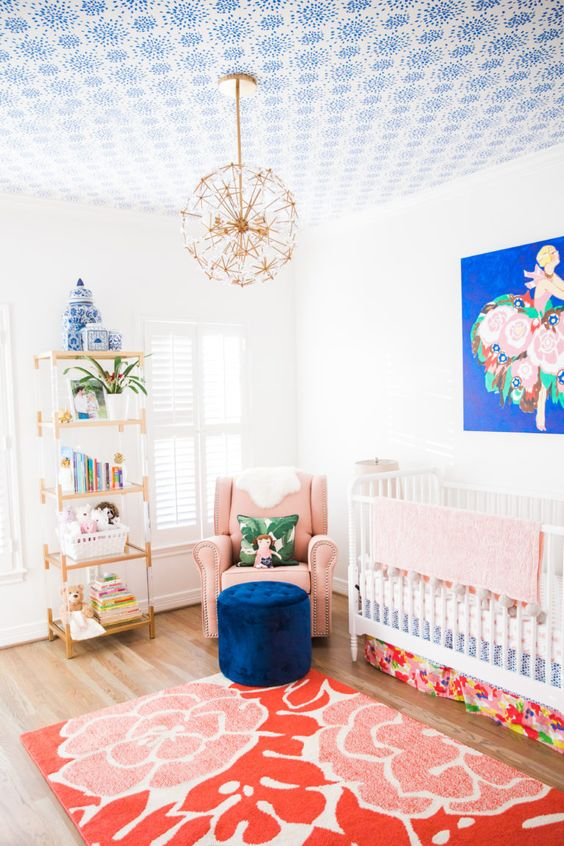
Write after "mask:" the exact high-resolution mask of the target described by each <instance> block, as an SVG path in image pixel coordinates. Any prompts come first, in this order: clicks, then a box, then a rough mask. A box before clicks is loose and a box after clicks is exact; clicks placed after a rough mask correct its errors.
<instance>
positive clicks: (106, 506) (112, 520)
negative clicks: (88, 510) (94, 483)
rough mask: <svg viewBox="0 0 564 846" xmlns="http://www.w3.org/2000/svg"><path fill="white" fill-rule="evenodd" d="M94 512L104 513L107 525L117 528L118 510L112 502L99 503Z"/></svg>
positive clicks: (118, 520)
mask: <svg viewBox="0 0 564 846" xmlns="http://www.w3.org/2000/svg"><path fill="white" fill-rule="evenodd" d="M95 510H96V511H106V512H107V514H108V523H109V524H110V526H118V525H119V522H120V518H119V510H118V507H117V505H115V504H114V503H113V502H106V501H105V500H104V502H99V503H98V505H97V506H96V508H95Z"/></svg>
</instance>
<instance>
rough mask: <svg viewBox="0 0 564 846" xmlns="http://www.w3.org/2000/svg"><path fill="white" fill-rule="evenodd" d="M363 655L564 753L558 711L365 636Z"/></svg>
mask: <svg viewBox="0 0 564 846" xmlns="http://www.w3.org/2000/svg"><path fill="white" fill-rule="evenodd" d="M364 656H365V658H366V660H367V661H368V663H369V664H372V666H373V667H377V668H378V669H379V670H382V672H383V673H387V674H388V675H389V676H394V677H395V678H397V679H400V680H401V681H404V682H407V684H410V685H411V686H412V687H415V688H416V689H417V690H421V691H424V692H425V693H430V694H431V696H442V697H445V698H446V699H455V700H456V701H458V702H464V704H465V706H466V710H467V711H472V712H476V713H479V714H484V716H486V717H490V718H491V719H492V720H495V722H496V723H498V724H499V725H502V726H505V727H506V728H509V729H511V731H515V732H518V734H525V735H526V736H527V737H531V738H533V739H534V740H540V742H541V743H545V744H546V745H547V746H551V747H552V748H553V749H555V750H556V751H557V752H560V753H564V715H563V714H560V713H559V712H558V711H554V710H552V709H551V708H547V707H545V706H544V705H539V704H538V703H536V702H531V701H529V700H528V699H523V698H522V697H520V696H517V695H516V694H514V693H507V691H505V690H501V689H499V688H496V687H493V686H492V685H491V684H488V683H487V682H480V681H477V680H476V679H473V678H470V677H469V676H464V675H461V674H460V673H457V672H456V670H453V669H451V668H450V667H443V666H442V665H441V664H433V663H432V662H431V661H428V660H427V659H425V658H420V657H419V656H418V655H413V654H412V653H411V652H406V651H405V650H404V649H398V648H397V647H395V646H391V645H390V644H388V643H384V642H383V641H381V640H377V639H376V638H373V637H368V636H367V637H366V641H365V646H364Z"/></svg>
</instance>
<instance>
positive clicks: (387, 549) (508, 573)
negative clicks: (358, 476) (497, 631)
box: [373, 497, 542, 603]
mask: <svg viewBox="0 0 564 846" xmlns="http://www.w3.org/2000/svg"><path fill="white" fill-rule="evenodd" d="M373 507H374V533H373V535H374V550H373V552H374V556H373V557H374V560H375V561H377V562H379V563H380V564H386V565H387V566H389V567H399V568H400V569H402V570H415V571H416V572H417V573H421V574H423V575H425V576H435V577H436V578H438V579H442V580H443V581H447V582H461V583H462V584H464V585H467V586H470V587H475V588H486V589H488V590H491V591H493V593H495V594H507V596H510V597H511V598H512V599H518V600H521V601H523V602H536V603H538V601H539V575H540V561H541V552H542V548H541V540H542V535H541V531H540V528H541V527H540V524H539V523H533V522H529V521H527V520H518V519H516V518H513V517H498V516H495V515H492V514H480V513H478V512H476V511H464V510H461V509H458V508H448V507H445V506H440V505H422V504H419V503H414V502H405V501H404V500H400V499H389V498H386V497H377V498H376V499H375V500H374V506H373Z"/></svg>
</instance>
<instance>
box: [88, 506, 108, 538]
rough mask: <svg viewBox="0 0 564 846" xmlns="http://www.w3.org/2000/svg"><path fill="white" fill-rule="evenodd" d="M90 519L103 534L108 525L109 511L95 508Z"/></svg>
mask: <svg viewBox="0 0 564 846" xmlns="http://www.w3.org/2000/svg"><path fill="white" fill-rule="evenodd" d="M90 516H91V518H92V520H94V522H95V523H96V526H97V529H98V531H99V532H103V531H104V530H105V529H107V528H108V526H109V525H110V511H109V509H108V508H100V507H99V506H97V507H96V508H93V509H92V513H91V515H90Z"/></svg>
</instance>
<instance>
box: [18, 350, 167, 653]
mask: <svg viewBox="0 0 564 846" xmlns="http://www.w3.org/2000/svg"><path fill="white" fill-rule="evenodd" d="M86 356H88V357H90V358H95V359H96V360H97V361H104V360H106V361H107V360H113V359H115V358H116V357H118V356H119V357H120V358H121V359H123V360H125V359H130V360H133V359H136V360H137V359H138V360H139V371H140V373H139V375H140V376H141V377H143V376H144V365H145V354H144V353H143V352H140V351H121V350H120V351H119V352H114V351H104V352H100V351H96V352H92V351H89V352H74V351H72V350H51V351H49V352H44V353H40V354H38V355H36V356H34V365H35V372H36V396H37V402H38V405H39V408H38V411H37V434H38V436H39V438H40V443H41V450H40V456H41V478H40V482H39V495H40V501H41V503H42V505H43V506H46V507H48V506H49V505H50V504H51V505H54V506H55V507H56V511H57V512H61V511H62V509H63V507H64V504H65V503H66V502H68V501H73V500H74V501H77V500H83V501H84V500H89V499H94V498H96V499H100V497H101V496H103V497H105V498H109V499H113V498H114V497H120V498H122V497H127V498H128V500H129V499H132V500H135V501H139V502H140V503H142V524H143V535H144V538H143V540H142V541H141V542H139V543H133V542H132V541H131V540H130V538H129V537H128V538H127V541H126V544H125V548H124V551H123V552H122V553H120V554H117V555H108V556H103V557H100V558H88V559H85V560H80V561H76V560H74V559H73V558H71V557H70V556H68V555H65V554H64V553H63V552H61V551H58V550H52V549H50V545H49V543H48V542H45V543H44V544H43V562H44V568H45V571H46V573H47V571H49V570H51V569H52V568H53V569H55V570H56V571H57V572H58V573H59V575H60V579H61V583H62V585H65V584H68V583H69V581H70V579H71V577H72V578H73V579H74V578H75V575H74V573H75V571H80V570H84V569H87V570H88V571H89V572H90V573H91V572H92V571H93V570H94V571H95V572H99V570H100V569H105V568H107V567H108V566H111V565H112V564H118V565H119V564H127V563H128V562H133V561H136V562H140V561H143V562H144V564H145V573H146V585H147V603H146V606H147V607H146V611H143V612H142V615H141V617H140V618H138V619H136V620H132V621H130V622H123V623H117V624H115V625H112V626H106V629H105V632H104V633H103V634H99V635H97V636H96V638H98V637H107V636H108V635H111V634H118V633H120V632H125V631H129V630H131V629H139V628H143V627H146V628H147V629H148V632H149V636H150V637H151V638H154V637H155V612H154V608H153V605H152V599H151V593H152V591H151V587H152V578H151V574H152V555H151V540H150V519H149V481H148V475H147V466H148V465H147V424H146V408H145V398H144V395H143V394H138V395H137V396H136V405H137V410H136V414H135V416H134V417H127V418H124V419H123V420H71V421H69V422H61V420H60V412H61V411H62V410H63V409H65V408H66V406H67V405H68V401H67V397H66V396H63V394H62V391H61V374H60V372H59V365H60V363H63V364H64V365H65V366H67V367H69V366H72V363H73V362H79V363H80V361H81V359H84V358H85V357H86ZM45 372H46V373H47V375H48V377H49V380H50V384H49V393H50V406H51V413H50V414H45V412H44V411H43V408H42V407H41V397H42V390H41V387H42V385H41V381H42V378H43V376H44V374H45ZM130 427H131V428H132V429H133V430H134V431H135V432H136V433H137V438H136V441H137V448H138V459H139V466H140V468H141V474H140V476H141V478H140V480H139V481H137V482H130V481H127V483H126V484H125V486H124V487H122V488H110V489H109V490H103V491H90V492H87V493H70V492H66V491H63V488H62V486H61V484H60V483H59V476H58V469H59V463H60V455H61V436H62V433H63V432H72V433H75V434H76V433H77V432H84V431H85V430H91V429H94V430H95V429H104V430H108V429H109V430H115V431H116V433H117V434H118V440H119V443H118V449H119V451H121V437H122V435H123V433H124V432H125V430H126V429H127V430H129V428H130ZM45 438H47V439H49V440H50V441H51V445H52V447H53V448H54V450H53V451H54V456H55V460H54V466H53V467H52V468H51V472H52V474H53V478H54V480H55V482H54V484H52V485H48V484H47V483H46V481H45V477H46V456H45V452H46V449H45V443H44V442H45ZM118 449H116V451H118ZM130 495H137V496H131V497H130ZM45 523H46V521H45V520H44V521H43V527H44V531H46V529H45ZM47 596H49V593H48V591H47ZM47 625H48V637H49V640H50V641H53V640H55V638H60V639H61V640H63V641H64V643H65V651H66V657H67V658H72V657H73V644H74V643H75V641H74V640H73V638H72V636H71V630H70V625H69V624H68V623H66V624H64V623H62V622H61V621H60V620H57V619H55V616H54V613H53V608H52V607H51V606H50V604H49V605H48V607H47Z"/></svg>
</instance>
